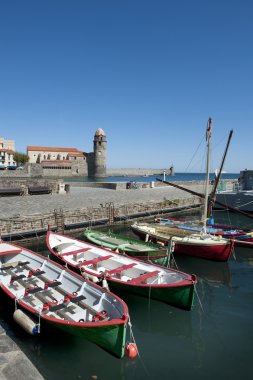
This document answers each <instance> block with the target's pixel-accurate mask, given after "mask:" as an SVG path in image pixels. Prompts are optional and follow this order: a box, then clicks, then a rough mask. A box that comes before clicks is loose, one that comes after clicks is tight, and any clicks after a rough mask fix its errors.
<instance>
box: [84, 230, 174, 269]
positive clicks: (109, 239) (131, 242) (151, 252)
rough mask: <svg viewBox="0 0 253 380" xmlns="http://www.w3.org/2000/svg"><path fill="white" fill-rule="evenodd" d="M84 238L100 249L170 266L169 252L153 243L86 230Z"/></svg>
mask: <svg viewBox="0 0 253 380" xmlns="http://www.w3.org/2000/svg"><path fill="white" fill-rule="evenodd" d="M84 237H85V238H86V239H87V240H89V241H90V242H92V243H94V244H96V245H98V246H100V247H105V248H110V249H111V250H113V251H116V250H117V251H118V252H119V253H124V254H126V255H128V256H131V257H134V258H136V259H139V260H144V261H150V262H152V263H154V264H158V265H163V266H168V264H169V256H168V253H167V251H166V250H165V249H162V248H161V246H159V245H157V244H154V243H151V242H148V243H146V242H144V241H142V240H139V239H134V238H128V237H125V236H121V235H118V234H112V233H106V232H102V231H93V230H85V231H84Z"/></svg>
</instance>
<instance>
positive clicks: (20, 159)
mask: <svg viewBox="0 0 253 380" xmlns="http://www.w3.org/2000/svg"><path fill="white" fill-rule="evenodd" d="M13 158H14V160H15V161H16V163H17V166H20V165H25V164H26V163H27V162H28V160H29V157H28V155H27V154H25V153H20V152H15V153H14V154H13Z"/></svg>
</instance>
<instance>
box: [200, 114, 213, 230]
mask: <svg viewBox="0 0 253 380" xmlns="http://www.w3.org/2000/svg"><path fill="white" fill-rule="evenodd" d="M211 136H212V119H211V117H209V119H208V126H207V130H206V140H207V160H206V183H205V198H204V212H203V221H202V222H203V227H202V233H203V234H206V221H207V209H208V190H209V173H210V154H211V152H210V150H211Z"/></svg>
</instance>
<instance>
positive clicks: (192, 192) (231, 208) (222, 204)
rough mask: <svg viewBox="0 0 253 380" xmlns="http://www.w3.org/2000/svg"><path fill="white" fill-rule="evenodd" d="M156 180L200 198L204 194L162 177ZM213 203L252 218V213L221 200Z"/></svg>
mask: <svg viewBox="0 0 253 380" xmlns="http://www.w3.org/2000/svg"><path fill="white" fill-rule="evenodd" d="M156 180H157V181H159V182H163V183H165V184H166V185H170V186H174V187H176V188H177V189H180V190H183V191H186V192H188V193H190V194H192V195H196V196H197V197H200V198H204V194H201V193H198V192H197V191H193V190H190V189H187V188H186V187H183V186H179V185H176V184H175V183H174V182H169V181H163V180H162V179H159V178H156ZM215 203H217V204H218V205H220V206H222V207H224V208H227V209H228V210H231V211H234V212H237V213H239V214H241V215H244V216H246V217H248V218H250V219H253V215H250V214H247V213H246V212H244V211H241V210H239V209H238V208H235V207H231V206H228V205H226V204H225V203H223V202H219V201H216V200H215Z"/></svg>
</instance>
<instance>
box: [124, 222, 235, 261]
mask: <svg viewBox="0 0 253 380" xmlns="http://www.w3.org/2000/svg"><path fill="white" fill-rule="evenodd" d="M131 228H132V231H133V232H134V233H135V234H136V235H137V236H139V238H141V239H142V240H145V241H147V240H150V241H153V242H154V243H157V244H161V245H165V246H166V245H168V244H169V243H170V244H172V247H173V249H172V251H173V253H174V254H184V255H188V256H194V257H200V258H203V259H208V260H214V261H227V260H228V259H229V256H230V254H231V252H232V249H233V246H234V242H233V240H232V239H231V240H226V239H223V238H222V237H219V236H210V235H206V234H205V235H203V238H201V236H200V234H192V233H191V232H189V231H184V230H180V229H177V228H174V227H171V228H170V227H168V226H158V225H149V224H145V223H134V224H133V225H131Z"/></svg>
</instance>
